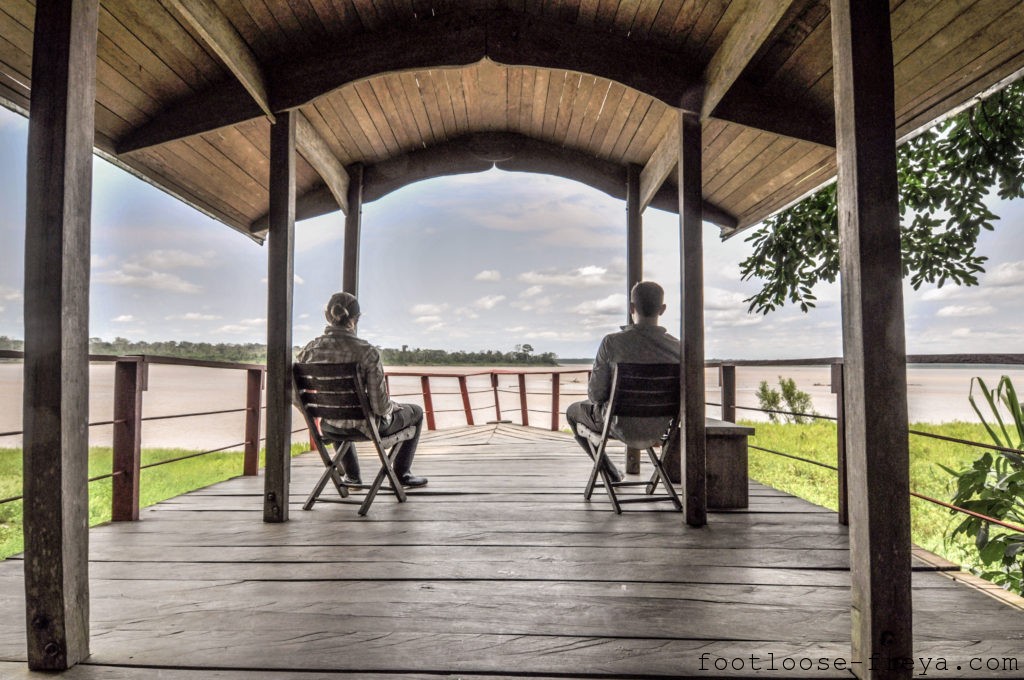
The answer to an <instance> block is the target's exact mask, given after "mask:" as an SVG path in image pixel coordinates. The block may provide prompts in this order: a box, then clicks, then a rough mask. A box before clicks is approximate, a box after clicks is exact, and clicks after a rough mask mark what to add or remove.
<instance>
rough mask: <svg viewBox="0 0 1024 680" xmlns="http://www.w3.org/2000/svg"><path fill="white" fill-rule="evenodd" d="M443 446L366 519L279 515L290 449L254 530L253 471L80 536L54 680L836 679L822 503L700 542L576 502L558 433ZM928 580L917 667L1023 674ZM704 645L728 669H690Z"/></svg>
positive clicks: (1020, 624)
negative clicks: (77, 601) (86, 637)
mask: <svg viewBox="0 0 1024 680" xmlns="http://www.w3.org/2000/svg"><path fill="white" fill-rule="evenodd" d="M450 435H451V436H446V434H445V432H444V431H441V432H435V433H428V434H427V436H424V438H423V441H422V442H421V445H420V453H419V454H418V455H417V462H416V466H415V470H416V472H417V473H419V474H423V475H425V476H427V477H429V478H430V484H429V485H428V486H427V487H426V488H424V489H416V490H413V491H411V492H410V493H409V501H408V502H407V503H404V504H399V503H396V502H395V499H394V498H393V497H387V496H381V497H380V498H378V500H377V501H376V502H375V503H374V505H373V508H372V509H371V510H370V514H369V516H368V517H365V518H360V517H358V516H357V515H356V512H355V507H353V506H349V505H340V504H333V503H332V504H328V503H323V504H318V505H317V506H316V508H315V509H314V510H313V511H311V512H303V511H302V510H301V509H300V505H301V502H302V501H303V499H304V498H305V495H306V493H307V491H308V489H309V487H311V486H312V484H313V482H314V480H315V479H316V477H317V476H318V475H319V474H320V470H321V466H320V463H319V461H318V460H317V459H316V458H314V457H313V456H311V455H306V456H302V457H299V458H297V459H295V460H294V461H293V466H292V489H291V498H290V502H291V503H292V504H293V506H294V507H293V510H292V513H291V517H292V519H291V521H289V522H288V523H286V524H263V523H262V522H261V521H260V517H261V515H260V512H261V503H260V497H261V494H262V491H263V480H262V478H253V477H250V478H237V479H234V480H231V481H229V482H225V483H223V484H218V485H216V486H213V487H209V488H207V489H203V490H199V491H196V492H194V493H191V494H187V495H185V496H182V497H179V498H176V499H172V500H170V501H167V502H164V503H161V504H159V505H157V506H154V507H152V508H148V509H145V510H144V511H143V512H142V517H143V520H142V521H140V522H134V523H121V524H116V525H106V526H103V527H98V528H96V529H94V530H93V531H92V532H91V535H90V578H91V584H92V593H91V597H92V603H91V615H92V656H91V657H90V658H89V660H88V662H87V663H86V664H85V665H82V666H78V667H76V668H74V669H72V671H70V672H69V673H67V674H65V675H64V676H63V677H67V678H70V679H71V680H123V679H127V678H132V679H135V678H138V679H139V680H150V679H157V678H159V680H198V678H203V679H204V680H205V679H206V678H213V679H218V678H220V679H223V680H250V679H252V678H257V677H274V678H283V679H285V680H289V679H291V678H295V679H296V680H297V679H298V678H302V680H310V679H315V678H326V677H345V676H348V677H365V678H374V677H399V678H408V679H418V678H425V677H438V675H446V674H452V675H458V676H459V677H462V678H473V677H474V674H477V675H478V677H487V678H502V677H508V678H511V677H524V676H529V677H536V678H541V679H542V680H543V678H553V677H561V678H565V677H581V678H583V677H595V678H596V677H601V678H613V677H633V678H646V677H701V676H703V677H710V676H715V677H722V676H725V677H751V678H752V677H763V675H764V673H765V672H766V671H763V670H762V671H761V672H757V671H754V670H753V669H752V667H751V663H750V656H751V654H754V655H758V656H760V657H762V659H763V661H762V663H764V662H766V661H767V658H768V654H769V653H774V654H775V658H776V663H777V664H779V663H781V659H783V658H784V657H785V658H792V659H801V658H807V659H814V660H815V663H816V665H815V666H814V667H813V668H811V669H810V670H806V671H801V670H800V669H796V670H793V671H787V672H785V673H783V674H782V675H785V677H814V678H818V677H821V678H832V677H834V678H839V677H842V678H848V677H850V676H849V672H848V671H847V670H837V669H836V668H835V667H834V666H829V667H828V668H822V667H819V665H817V660H818V659H820V658H822V657H827V658H832V659H836V658H840V659H848V658H849V655H850V651H849V630H850V618H849V601H850V593H849V572H848V563H849V553H848V541H847V536H846V530H845V528H843V527H841V526H839V525H838V524H837V522H836V519H835V515H834V514H833V513H831V512H829V511H828V510H826V509H824V508H820V507H818V506H814V505H812V504H810V503H806V502H805V501H801V500H799V499H796V498H793V497H791V496H788V495H786V494H784V493H782V492H779V491H776V490H774V489H770V488H768V487H764V486H762V485H760V484H757V483H756V482H751V483H750V493H751V507H750V508H748V509H746V510H743V511H732V512H715V513H712V514H711V515H710V524H709V526H707V527H704V528H702V529H693V528H690V527H687V526H686V525H685V524H684V523H683V521H682V518H681V516H680V515H679V513H675V512H667V511H661V512H655V511H651V510H649V509H642V508H646V507H650V506H631V507H630V509H629V511H628V512H627V513H625V514H623V515H621V516H618V515H615V514H614V513H613V512H611V510H610V508H609V504H608V502H607V499H605V498H604V497H603V496H601V495H597V496H595V498H594V499H593V500H592V501H591V502H590V503H589V504H588V503H587V502H585V501H584V500H583V498H582V492H581V488H582V485H583V481H584V479H585V477H586V475H587V473H588V472H589V460H588V459H587V458H586V456H584V455H583V454H582V453H581V452H580V451H578V449H577V448H576V444H575V442H573V441H572V439H571V438H570V437H568V436H566V435H563V434H560V433H551V432H545V431H543V430H534V429H527V428H521V427H518V426H509V425H497V426H487V427H480V428H475V429H461V430H455V431H451V432H450ZM615 455H616V456H618V455H620V454H618V453H616V454H615ZM616 460H618V458H616ZM364 465H365V467H367V469H368V468H369V460H367V461H366V462H365V463H364ZM645 472H646V470H645ZM599 493H600V492H599ZM358 496H359V494H357V495H356V497H358ZM21 565H22V562H21V560H20V559H19V558H13V559H10V560H7V561H6V562H3V563H0V608H2V609H3V611H8V612H18V611H24V593H23V585H22V576H21ZM941 568H944V567H943V565H942V563H941V562H935V563H932V564H929V563H928V562H926V561H920V560H918V561H917V562H916V563H915V569H916V571H915V573H914V574H913V584H914V596H915V601H914V609H915V622H916V625H915V643H916V644H915V649H919V650H920V653H921V654H922V655H928V656H931V657H940V656H941V657H943V658H946V659H947V660H948V663H949V664H950V668H951V669H952V668H955V666H956V664H957V662H959V664H960V665H961V666H962V668H963V669H964V670H963V671H961V672H956V671H955V670H951V671H950V672H947V673H941V672H936V671H935V670H934V668H932V669H931V670H930V671H929V676H935V677H971V678H975V677H993V678H994V677H1011V676H1014V677H1015V676H1016V675H1015V674H1011V675H1009V676H1008V675H1007V674H1006V673H1005V672H1002V671H1000V672H988V671H986V672H977V671H969V669H968V667H967V666H966V664H967V662H968V660H969V659H970V658H974V657H996V658H999V659H1002V658H1004V657H1005V658H1012V659H1016V660H1017V662H1018V663H1022V664H1024V658H1022V653H1021V649H1022V648H1024V613H1022V611H1021V610H1019V609H1015V608H1014V607H1013V606H1010V605H1008V604H1006V603H1004V602H1002V601H1000V600H998V599H996V598H995V597H991V596H990V595H989V594H987V593H986V591H985V589H984V588H978V587H969V586H968V585H964V584H962V583H961V582H959V581H958V580H954V579H953V578H948V577H947V576H944V575H943V573H949V572H939V571H936V569H941ZM945 568H948V567H945ZM6 618H7V620H2V621H0V677H4V678H12V679H18V680H20V679H22V678H35V677H43V676H38V675H36V674H32V673H29V672H28V671H27V670H26V669H25V666H24V663H23V659H24V653H25V652H24V636H25V633H24V630H23V625H24V624H23V622H22V619H21V617H20V616H10V617H6ZM703 652H708V653H710V654H711V655H712V658H714V657H715V656H718V657H720V658H722V659H733V658H736V659H745V660H746V662H745V666H744V668H743V669H736V668H730V669H727V670H726V671H720V670H716V669H714V667H713V666H711V665H710V662H708V661H705V662H704V666H705V668H704V669H703V670H702V669H701V662H700V655H701V653H703ZM954 660H956V661H954ZM919 671H920V669H919ZM778 673H781V670H780V671H777V672H776V673H775V674H773V675H777V676H778V677H782V675H778ZM986 673H987V674H986Z"/></svg>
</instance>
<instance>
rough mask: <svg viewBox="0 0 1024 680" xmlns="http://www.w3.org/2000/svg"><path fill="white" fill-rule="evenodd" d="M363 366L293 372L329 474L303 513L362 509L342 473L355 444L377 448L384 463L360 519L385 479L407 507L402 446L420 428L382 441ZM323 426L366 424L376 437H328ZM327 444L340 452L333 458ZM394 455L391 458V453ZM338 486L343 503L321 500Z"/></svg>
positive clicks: (327, 366)
mask: <svg viewBox="0 0 1024 680" xmlns="http://www.w3.org/2000/svg"><path fill="white" fill-rule="evenodd" d="M356 368H357V364H354V363H348V364H320V363H317V364H295V365H294V366H293V369H292V371H293V377H294V381H295V382H294V386H295V394H296V395H297V396H298V398H299V401H300V402H301V405H302V408H301V410H302V415H303V417H305V419H306V424H307V425H308V426H309V432H310V435H311V437H312V439H313V443H314V444H315V445H316V450H317V451H318V452H319V453H320V458H321V459H322V460H323V463H324V468H325V470H324V473H323V474H322V475H321V476H320V480H319V481H318V482H317V484H316V486H315V487H313V490H312V491H311V492H310V494H309V496H308V497H307V498H306V502H305V504H303V506H302V509H303V510H311V509H312V508H313V505H314V504H315V503H316V502H317V501H320V502H333V503H356V502H358V501H355V500H351V501H350V500H348V496H349V491H348V485H347V484H346V483H345V482H344V481H343V480H342V478H341V475H342V470H341V469H340V468H339V462H340V461H341V457H342V455H344V453H345V452H346V451H347V450H348V448H349V447H350V446H352V444H353V442H365V441H369V442H373V446H374V448H375V449H376V450H377V456H378V457H379V458H380V471H379V472H378V473H377V476H376V478H375V479H374V480H373V484H371V485H370V487H369V490H368V491H367V493H366V498H364V499H363V501H362V504H361V505H360V506H359V514H360V515H362V516H365V515H366V513H367V511H369V509H370V504H371V503H373V499H374V498H375V497H376V495H377V492H378V491H380V489H381V486H382V485H383V484H384V479H385V477H386V478H387V479H388V481H389V483H390V487H389V488H390V489H391V491H393V492H394V494H395V496H396V497H397V498H398V502H399V503H404V502H405V490H404V489H403V488H402V484H401V482H399V481H398V476H397V475H396V474H395V469H394V460H395V454H396V453H397V452H398V445H399V444H400V443H402V442H404V441H406V440H408V439H412V438H413V437H415V436H416V427H415V426H414V425H410V426H409V427H406V428H404V429H402V430H399V431H398V432H396V433H394V434H391V435H388V436H387V437H384V438H381V436H380V432H379V431H378V429H377V417H376V416H375V415H373V411H371V410H370V404H369V401H368V400H367V396H366V389H365V388H364V386H363V381H362V378H360V376H359V372H358V370H356ZM320 420H362V421H364V422H365V423H366V427H367V429H368V430H369V431H370V436H366V434H364V433H363V432H361V431H359V430H357V429H353V430H347V431H345V432H344V433H343V434H336V433H324V432H323V431H322V429H321V428H320V427H319V421H320ZM327 444H333V445H334V448H335V452H334V456H333V457H332V456H331V455H330V454H329V453H328V452H327ZM385 451H388V452H389V453H385ZM328 481H331V482H333V483H334V488H335V489H337V491H338V495H339V496H340V497H341V499H340V500H338V499H328V498H320V494H321V493H323V490H324V487H326V486H327V482H328Z"/></svg>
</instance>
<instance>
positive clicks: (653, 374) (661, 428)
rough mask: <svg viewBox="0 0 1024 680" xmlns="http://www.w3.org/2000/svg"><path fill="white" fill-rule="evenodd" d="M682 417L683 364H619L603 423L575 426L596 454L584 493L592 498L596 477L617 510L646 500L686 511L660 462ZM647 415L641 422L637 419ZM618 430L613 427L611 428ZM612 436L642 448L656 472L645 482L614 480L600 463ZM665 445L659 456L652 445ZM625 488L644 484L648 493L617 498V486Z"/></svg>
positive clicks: (616, 367) (614, 375)
mask: <svg viewBox="0 0 1024 680" xmlns="http://www.w3.org/2000/svg"><path fill="white" fill-rule="evenodd" d="M678 417H679V364H633V363H620V364H616V365H615V367H614V372H613V373H612V388H611V398H609V399H608V404H607V405H606V406H605V412H604V427H603V428H602V429H601V432H600V433H598V432H594V431H593V430H590V429H589V428H587V427H585V426H583V425H577V432H578V433H579V434H580V435H581V436H582V437H583V438H584V439H586V440H587V444H588V445H589V446H590V452H591V453H592V454H593V456H594V468H593V470H591V472H590V479H589V480H588V481H587V488H586V491H584V493H583V497H584V498H586V499H587V500H588V501H589V500H590V496H591V494H593V492H594V487H595V485H596V483H597V477H598V475H600V476H601V481H602V485H603V486H604V489H605V491H606V492H607V493H608V499H609V500H610V501H611V502H612V507H613V508H615V512H616V513H620V514H621V513H622V507H621V504H622V503H647V502H651V501H671V502H672V503H673V505H675V507H676V510H679V511H682V509H683V504H682V502H681V501H680V500H679V494H677V493H676V490H675V488H673V486H672V482H671V481H670V480H669V478H668V473H667V472H666V471H665V466H664V465H663V463H662V457H663V456H664V452H665V449H666V448H667V447H666V446H665V445H664V444H665V442H666V441H667V440H668V436H669V434H670V433H671V432H672V429H673V428H675V427H676V423H677V419H678ZM638 418H643V419H644V420H643V421H636V420H633V421H632V422H630V420H631V419H638ZM613 429H614V431H613ZM609 439H615V440H617V441H621V442H623V443H624V444H626V446H628V447H629V448H633V449H644V450H646V451H647V455H648V456H649V457H650V459H651V463H652V464H653V465H654V474H652V475H651V478H650V480H649V481H646V482H627V481H621V482H613V481H612V480H611V477H610V476H609V474H608V470H607V469H606V468H605V466H604V465H602V464H601V461H602V459H603V458H604V453H605V448H606V447H607V445H608V440H609ZM655 446H661V449H662V454H661V456H659V455H657V454H655V452H654V447H655ZM659 481H660V482H661V484H662V485H663V486H664V488H665V491H666V493H665V494H664V495H655V494H654V492H655V491H656V490H657V488H658V482H659ZM624 486H644V487H645V492H646V493H645V494H644V495H632V496H629V497H626V498H619V496H618V494H617V493H616V489H618V488H621V487H624Z"/></svg>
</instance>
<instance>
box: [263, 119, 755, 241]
mask: <svg viewBox="0 0 1024 680" xmlns="http://www.w3.org/2000/svg"><path fill="white" fill-rule="evenodd" d="M491 168H498V169H500V170H507V171H510V172H531V173H538V174H546V175H555V176H558V177H564V178H566V179H571V180H575V181H577V182H580V183H581V184H586V185H587V186H590V187H593V188H594V189H597V190H599V191H602V192H604V193H606V194H608V195H609V196H612V197H613V198H618V199H621V200H625V199H626V173H627V168H626V166H625V165H620V164H618V163H613V162H611V161H608V160H604V159H600V158H595V157H593V156H590V155H588V154H586V153H583V152H581V151H577V150H575V149H567V148H565V147H562V146H558V145H556V144H552V143H550V142H545V141H542V140H539V139H534V138H532V137H528V136H526V135H521V134H517V133H511V132H482V133H474V134H471V135H465V136H463V137H459V138H457V139H453V140H451V141H449V142H446V143H444V144H437V145H435V146H430V147H427V148H425V149H417V150H415V151H412V152H410V153H408V154H405V155H403V156H398V157H395V158H391V159H388V160H386V161H383V162H381V163H377V164H374V165H367V166H366V167H365V168H364V169H363V202H364V203H369V202H372V201H375V200H377V199H379V198H383V197H384V196H387V195H388V194H390V193H392V192H394V191H397V190H398V189H401V188H402V187H405V186H408V185H410V184H415V183H416V182H421V181H423V180H426V179H433V178H435V177H447V176H451V175H463V174H469V173H477V172H484V171H486V170H490V169H491ZM650 205H651V206H652V207H655V208H659V209H661V210H665V211H667V212H672V213H677V212H678V211H679V198H678V192H677V189H676V187H675V186H674V185H672V184H669V183H665V184H664V185H663V186H662V187H661V188H660V189H659V190H658V191H657V193H655V195H654V198H653V199H652V200H651V202H650ZM703 208H704V219H705V220H706V221H708V222H712V223H713V224H717V225H719V226H720V227H722V228H723V229H725V230H730V229H735V227H736V225H737V223H738V221H737V219H736V218H735V217H734V216H733V215H730V214H729V213H728V212H726V211H725V210H722V209H721V208H719V207H718V206H715V205H713V204H711V203H709V202H707V201H704V205H703ZM338 209H339V208H338V203H337V201H336V200H335V198H334V196H333V194H332V193H331V191H330V190H329V189H328V188H327V187H326V186H323V187H319V188H317V189H314V190H312V191H310V192H308V193H306V194H304V195H303V196H300V197H299V198H298V199H296V206H295V216H296V219H299V220H302V219H309V218H312V217H318V216H320V215H325V214H327V213H331V212H334V211H336V210H338ZM267 225H268V222H267V216H266V215H264V216H262V217H261V218H259V219H258V220H256V221H254V222H253V224H252V226H251V230H252V232H253V233H254V234H259V233H262V232H265V231H266V230H267Z"/></svg>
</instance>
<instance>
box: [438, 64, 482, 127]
mask: <svg viewBox="0 0 1024 680" xmlns="http://www.w3.org/2000/svg"><path fill="white" fill-rule="evenodd" d="M456 73H458V72H453V74H452V75H455V74H456ZM459 75H460V76H461V77H460V78H459V79H460V80H461V83H462V96H463V97H464V101H465V102H466V120H467V129H469V130H479V129H481V126H482V124H483V121H482V116H481V111H480V84H479V81H477V70H476V69H475V68H467V69H463V70H462V71H461V73H460V74H459ZM438 104H442V101H441V96H440V93H439V95H438Z"/></svg>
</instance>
